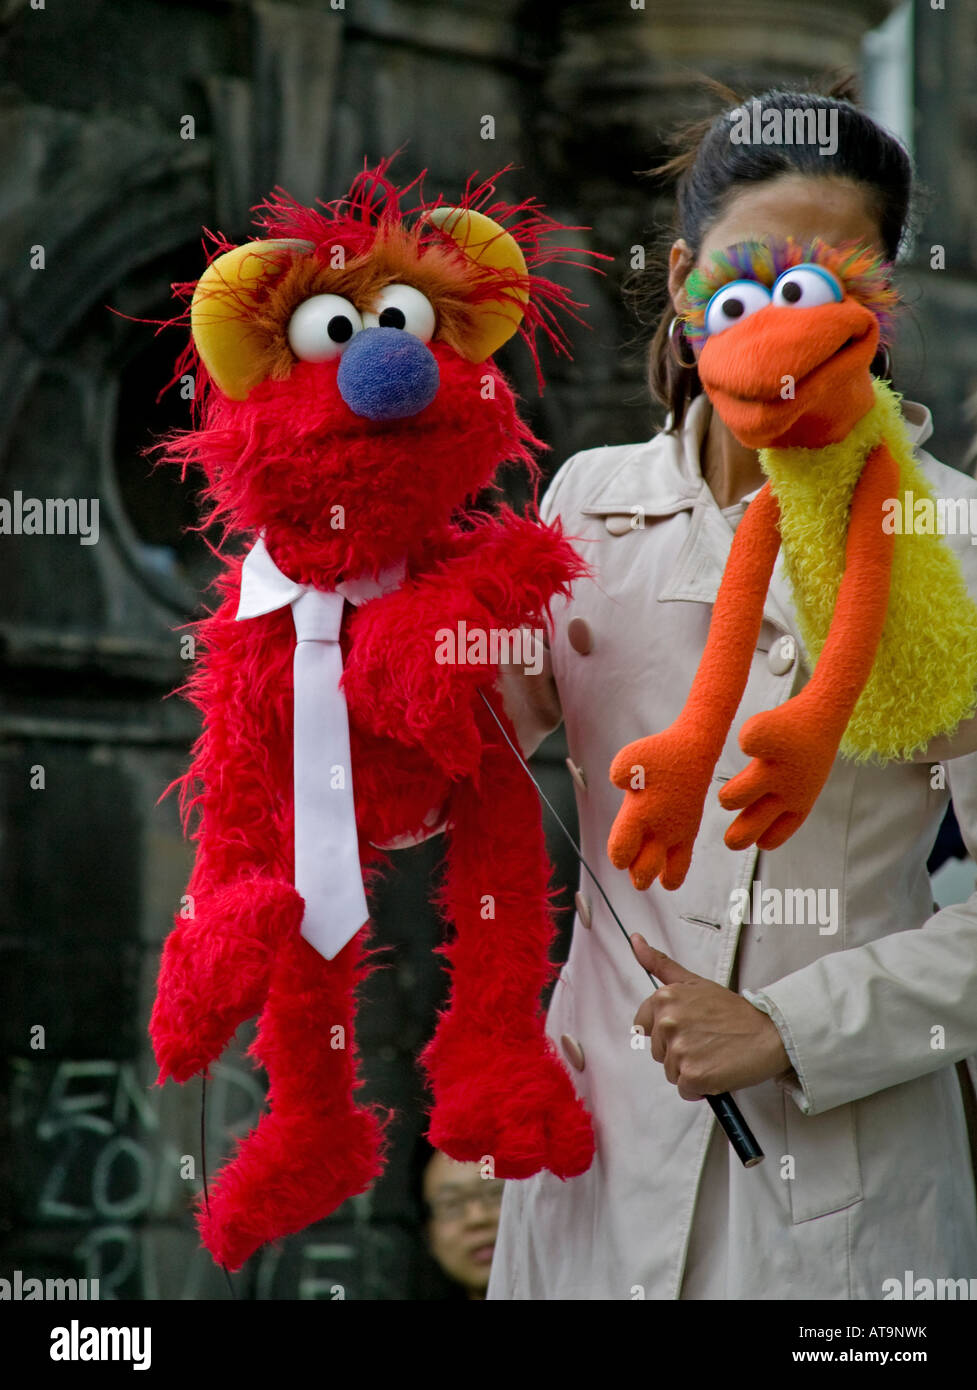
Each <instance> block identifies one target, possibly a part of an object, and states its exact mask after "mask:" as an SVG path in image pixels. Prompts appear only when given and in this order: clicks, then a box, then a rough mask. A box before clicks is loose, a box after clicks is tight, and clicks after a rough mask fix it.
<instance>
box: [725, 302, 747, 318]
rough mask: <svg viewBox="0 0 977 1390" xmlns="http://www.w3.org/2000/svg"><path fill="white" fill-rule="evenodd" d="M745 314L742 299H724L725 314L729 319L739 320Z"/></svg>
mask: <svg viewBox="0 0 977 1390" xmlns="http://www.w3.org/2000/svg"><path fill="white" fill-rule="evenodd" d="M742 312H743V301H742V299H724V300H723V313H724V314H725V315H726V317H727V318H728V319H738V318H739V316H740V314H742Z"/></svg>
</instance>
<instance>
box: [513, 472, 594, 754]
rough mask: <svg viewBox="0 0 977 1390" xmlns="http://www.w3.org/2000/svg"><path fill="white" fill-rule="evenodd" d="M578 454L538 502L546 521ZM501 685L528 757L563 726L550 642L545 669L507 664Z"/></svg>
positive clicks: (554, 509) (555, 510) (553, 512)
mask: <svg viewBox="0 0 977 1390" xmlns="http://www.w3.org/2000/svg"><path fill="white" fill-rule="evenodd" d="M575 458H576V455H573V457H572V458H569V459H567V461H566V463H565V464H564V465H563V467H562V468H561V469H560V470H559V471H558V472H557V473H556V475H555V477H554V478H553V481H552V482H551V483H550V485H549V487H548V488H547V489H546V492H545V493H544V495H543V500H542V501H541V502H540V504H539V515H540V520H541V521H543V522H545V523H546V524H547V525H548V524H549V523H550V522H551V521H552V520H553V518H554V516H558V515H560V511H559V505H558V504H559V502H560V501H561V500H562V499H561V497H560V493H561V491H562V490H563V484H564V482H565V480H566V477H567V474H568V473H569V471H570V468H571V466H572V464H573V461H574V459H575ZM498 687H499V690H500V691H501V694H502V702H503V704H504V706H505V712H506V714H507V715H508V716H509V718H510V719H511V720H512V723H513V726H514V727H515V731H516V737H517V738H518V740H519V746H520V748H521V749H522V753H523V757H525V758H529V757H531V756H532V754H533V753H535V751H536V749H537V748H538V747H539V745H540V744H541V743H542V742H543V740H544V739H545V738H546V737H548V735H549V734H551V733H553V732H554V730H555V729H558V728H559V727H560V724H561V723H562V722H563V711H562V709H561V707H560V696H559V692H558V690H557V688H556V681H555V680H554V679H553V663H552V659H551V657H550V648H549V642H548V641H547V642H546V643H545V645H544V651H543V663H542V669H541V670H539V671H538V672H528V671H527V670H526V669H525V667H523V666H514V665H504V666H502V667H500V670H499V681H498Z"/></svg>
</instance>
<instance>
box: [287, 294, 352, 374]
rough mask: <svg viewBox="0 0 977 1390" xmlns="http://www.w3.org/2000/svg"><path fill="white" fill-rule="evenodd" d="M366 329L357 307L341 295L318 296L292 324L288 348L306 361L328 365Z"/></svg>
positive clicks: (302, 310) (293, 317) (292, 319)
mask: <svg viewBox="0 0 977 1390" xmlns="http://www.w3.org/2000/svg"><path fill="white" fill-rule="evenodd" d="M362 327H363V320H362V319H361V318H360V313H359V310H358V309H357V308H355V306H354V305H352V304H350V302H349V300H348V299H343V297H342V296H341V295H338V294H314V295H313V296H312V298H311V299H307V300H306V301H305V302H304V303H303V304H300V305H299V307H298V308H297V309H296V310H295V313H294V314H293V315H292V317H291V318H290V319H289V321H288V345H289V347H290V348H291V349H292V351H293V352H294V353H295V356H296V357H298V358H300V359H301V360H302V361H303V362H328V361H329V359H330V358H332V357H339V356H340V354H341V353H342V352H344V351H345V349H346V347H347V345H348V344H349V343H350V342H351V341H352V339H353V338H354V337H355V335H356V334H357V333H359V331H360V329H361V328H362Z"/></svg>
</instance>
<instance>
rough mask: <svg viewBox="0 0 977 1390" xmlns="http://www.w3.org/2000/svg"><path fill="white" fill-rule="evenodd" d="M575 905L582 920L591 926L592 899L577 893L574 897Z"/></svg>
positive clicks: (587, 925)
mask: <svg viewBox="0 0 977 1390" xmlns="http://www.w3.org/2000/svg"><path fill="white" fill-rule="evenodd" d="M573 905H574V907H575V908H576V909H577V916H578V917H579V918H580V920H581V922H583V924H584V926H585V927H588V928H589V926H590V922H591V911H590V899H589V898H585V897H584V895H583V894H582V893H576V894H575V895H574V898H573Z"/></svg>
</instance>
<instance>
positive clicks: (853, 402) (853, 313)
mask: <svg viewBox="0 0 977 1390" xmlns="http://www.w3.org/2000/svg"><path fill="white" fill-rule="evenodd" d="M878 342H879V326H878V321H877V320H876V318H875V315H874V314H873V313H872V312H871V311H870V310H869V309H867V308H866V307H865V306H864V305H863V304H859V303H858V302H857V301H856V300H854V299H843V300H842V301H841V302H840V303H839V304H819V305H816V306H814V307H812V308H810V309H793V308H785V307H783V306H781V305H774V304H771V305H768V306H767V307H766V308H763V309H759V310H757V312H756V313H753V314H750V315H749V317H748V318H745V319H744V320H743V322H742V323H739V324H736V325H735V326H734V327H732V328H727V329H726V330H725V332H723V333H717V334H715V335H713V336H712V337H710V338H707V339H706V342H705V345H704V347H703V349H702V351H701V353H700V354H699V363H698V366H699V377H700V379H701V381H702V384H703V386H704V387H705V389H706V392H707V393H708V395H709V398H710V400H711V401H712V403H713V406H714V407H715V409H716V410H717V411H718V413H719V415H720V418H721V419H722V420H723V421H724V422H725V423H726V425H727V426H728V427H729V429H730V430H731V431H732V433H733V434H734V435H735V436H736V438H737V439H738V440H739V441H740V443H741V444H745V445H746V446H747V448H749V449H764V448H790V447H799V448H821V447H823V446H824V445H826V444H833V443H837V442H838V441H839V440H841V439H844V438H845V437H846V435H848V434H849V433H850V432H851V430H852V428H853V426H854V425H855V424H856V423H857V422H858V421H859V420H860V419H861V418H862V416H863V415H865V414H867V413H868V411H869V410H871V409H872V406H873V405H874V404H875V396H874V394H873V391H872V378H871V375H870V373H869V367H870V365H871V363H872V359H873V357H874V356H875V353H876V351H877V349H878Z"/></svg>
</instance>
